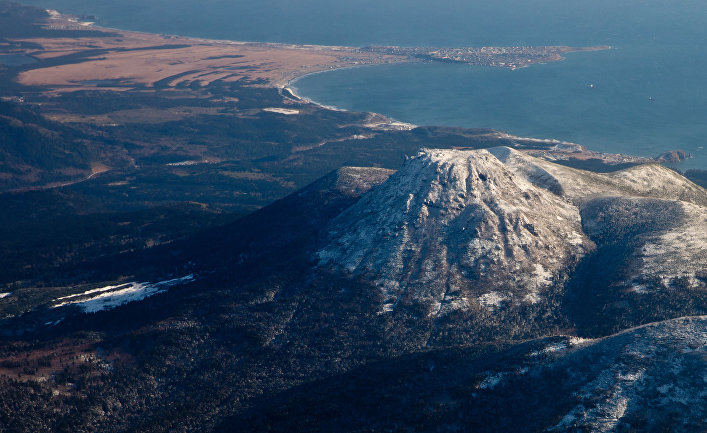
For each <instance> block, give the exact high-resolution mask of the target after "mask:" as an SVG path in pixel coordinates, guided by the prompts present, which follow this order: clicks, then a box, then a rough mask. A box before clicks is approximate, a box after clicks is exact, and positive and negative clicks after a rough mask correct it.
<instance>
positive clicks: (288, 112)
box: [263, 107, 299, 116]
mask: <svg viewBox="0 0 707 433" xmlns="http://www.w3.org/2000/svg"><path fill="white" fill-rule="evenodd" d="M263 111H267V112H268V113H277V114H284V115H285V116H294V115H295V114H299V110H293V109H291V108H276V107H268V108H263Z"/></svg>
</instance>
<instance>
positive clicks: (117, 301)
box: [52, 274, 194, 313]
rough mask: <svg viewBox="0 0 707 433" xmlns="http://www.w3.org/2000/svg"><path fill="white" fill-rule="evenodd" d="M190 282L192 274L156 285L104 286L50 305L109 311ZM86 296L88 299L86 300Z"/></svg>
mask: <svg viewBox="0 0 707 433" xmlns="http://www.w3.org/2000/svg"><path fill="white" fill-rule="evenodd" d="M191 281H194V275H193V274H190V275H187V276H185V277H181V278H174V279H172V280H166V281H160V282H157V283H138V282H130V283H126V284H120V285H117V286H105V287H101V288H97V289H92V290H87V291H85V292H83V293H77V294H73V295H69V296H63V297H61V298H57V299H56V300H55V302H56V301H63V302H59V303H57V304H55V305H52V308H58V307H62V306H65V305H76V306H78V307H79V308H81V309H82V310H83V312H84V313H95V312H98V311H104V310H111V309H113V308H116V307H118V306H120V305H123V304H127V303H129V302H135V301H141V300H143V299H145V298H149V297H150V296H154V295H157V294H159V293H163V292H165V291H167V289H169V288H170V287H173V286H177V285H180V284H186V283H188V282H191ZM91 295H95V296H91ZM86 296H89V297H88V298H86Z"/></svg>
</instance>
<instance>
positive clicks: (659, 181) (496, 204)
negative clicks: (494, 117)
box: [317, 147, 707, 315]
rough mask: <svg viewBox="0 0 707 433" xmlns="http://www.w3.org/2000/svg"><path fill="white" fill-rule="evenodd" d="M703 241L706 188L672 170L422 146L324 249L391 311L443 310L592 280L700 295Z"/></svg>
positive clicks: (508, 302)
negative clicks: (592, 166)
mask: <svg viewBox="0 0 707 433" xmlns="http://www.w3.org/2000/svg"><path fill="white" fill-rule="evenodd" d="M706 248H707V192H706V191H705V190H704V189H703V188H701V187H699V186H697V185H695V184H694V183H692V182H690V181H689V180H687V179H685V178H684V177H682V176H680V175H679V174H677V173H675V172H673V171H672V170H670V169H667V168H665V167H662V166H660V165H657V164H648V165H644V166H639V167H633V168H630V169H627V170H623V171H619V172H614V173H608V174H599V173H592V172H587V171H583V170H577V169H573V168H568V167H564V166H560V165H556V164H554V163H551V162H548V161H544V160H541V159H537V158H534V157H531V156H528V155H526V154H524V153H522V152H519V151H516V150H513V149H511V148H507V147H498V148H491V149H486V150H468V151H467V150H432V149H424V150H422V151H421V152H420V153H419V154H418V155H417V156H415V157H414V158H411V159H409V160H408V161H407V162H406V163H405V164H404V165H403V167H402V168H401V170H400V171H398V172H397V173H396V174H394V175H392V176H391V177H390V178H389V179H388V181H387V182H385V183H384V184H382V185H381V186H379V187H377V188H375V189H373V190H372V191H370V192H368V193H367V194H365V195H363V197H362V198H361V199H360V200H359V201H358V202H357V203H356V204H354V205H353V206H351V207H350V208H348V209H347V210H345V211H344V212H343V213H341V214H340V215H339V216H338V217H336V218H335V219H334V220H333V221H332V224H331V225H330V227H329V234H328V242H327V243H326V245H325V246H323V247H322V248H321V249H320V250H319V251H318V253H317V254H318V259H319V263H320V266H323V267H333V268H335V269H339V270H342V271H344V272H347V273H351V274H354V275H361V276H364V277H365V278H369V279H370V280H372V281H374V282H375V284H376V285H377V286H378V287H379V288H380V290H381V292H382V294H383V296H384V298H385V301H384V304H383V305H382V306H381V312H386V311H388V312H389V311H392V310H394V309H395V308H396V307H397V306H400V305H407V304H410V303H415V302H421V303H423V304H426V305H429V311H430V313H431V314H432V315H445V314H446V313H448V312H451V311H456V310H464V309H469V308H478V307H483V308H486V309H487V310H491V311H493V310H496V309H499V308H502V307H504V306H509V307H510V306H517V305H522V304H526V305H527V304H535V303H538V302H541V301H543V300H544V299H545V298H547V296H549V294H550V293H553V290H554V291H557V290H558V288H559V287H560V286H564V285H566V283H567V282H568V281H570V282H573V284H574V287H575V292H577V293H580V294H581V293H582V292H583V291H586V290H594V289H595V288H597V287H596V285H592V284H590V286H591V287H588V286H587V282H589V283H591V282H592V281H594V280H596V279H597V278H595V277H599V278H598V279H599V280H601V281H600V282H601V287H598V289H599V290H605V289H606V288H608V287H620V288H621V293H625V292H627V291H630V292H631V293H632V294H633V295H636V296H643V297H645V296H646V295H649V294H651V293H653V294H655V293H658V292H665V291H667V290H671V289H672V288H674V287H675V286H676V284H677V285H682V286H685V287H684V290H688V291H691V292H692V294H695V293H697V294H701V296H702V298H704V292H705V281H706V278H705V277H706V275H705V269H707V254H704V252H705V249H706ZM597 273H601V274H602V275H596V274H597ZM580 282H581V283H580ZM682 286H681V287H682ZM579 298H582V296H580V295H577V299H579ZM646 300H647V299H646Z"/></svg>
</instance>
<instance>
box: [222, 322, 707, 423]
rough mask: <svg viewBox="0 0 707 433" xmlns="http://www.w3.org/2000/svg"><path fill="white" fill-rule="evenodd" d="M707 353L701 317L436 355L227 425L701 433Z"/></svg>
mask: <svg viewBox="0 0 707 433" xmlns="http://www.w3.org/2000/svg"><path fill="white" fill-rule="evenodd" d="M706 345H707V317H706V316H699V317H683V318H677V319H672V320H668V321H663V322H658V323H652V324H650V325H644V326H641V327H637V328H631V329H628V330H626V331H623V332H621V333H618V334H615V335H612V336H609V337H605V338H599V339H581V338H576V337H566V336H557V337H550V338H541V339H537V340H532V341H529V342H526V343H523V344H519V345H517V346H514V347H512V348H510V349H507V350H501V351H495V350H490V351H485V350H483V349H481V350H480V349H478V348H473V347H471V348H462V349H446V350H441V351H433V352H429V353H426V354H420V355H413V356H406V357H400V358H396V359H392V360H389V361H385V362H381V363H376V364H373V365H370V366H366V367H363V368H359V369H356V370H354V371H351V372H349V373H347V374H344V375H341V376H337V377H333V378H329V379H327V380H322V381H317V382H315V383H311V384H307V385H306V386H300V387H296V388H295V389H293V390H291V391H289V392H287V393H282V394H281V395H278V396H276V397H275V398H272V399H270V400H269V401H268V402H267V403H266V404H264V405H263V407H262V408H259V411H258V413H255V411H249V412H245V413H244V414H243V416H242V417H240V418H238V419H234V420H230V423H229V424H230V425H241V426H246V427H244V428H242V429H240V430H239V431H263V430H264V429H265V427H266V426H267V428H269V429H270V430H271V431H314V430H316V431H321V432H327V431H332V432H333V431H336V432H349V431H351V432H353V431H362V430H364V429H367V430H370V431H390V430H393V431H395V430H396V429H397V430H399V431H437V432H457V431H475V432H498V431H513V432H540V431H545V432H548V431H551V432H576V431H592V432H609V431H676V432H701V431H704V430H703V428H704V416H705V405H704V401H705V398H706V397H707V392H706V391H705V381H706V378H705V375H704V371H705V370H704V366H705V364H704V360H705V356H706V355H707V354H706V353H705V348H706V347H707V346H706ZM283 414H286V415H283ZM224 427H225V425H224ZM223 431H234V430H233V429H229V428H223Z"/></svg>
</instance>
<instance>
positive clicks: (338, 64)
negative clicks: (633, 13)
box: [23, 11, 645, 158]
mask: <svg viewBox="0 0 707 433" xmlns="http://www.w3.org/2000/svg"><path fill="white" fill-rule="evenodd" d="M51 12H53V13H50V12H49V11H47V13H49V14H50V16H49V18H48V19H47V22H48V23H49V24H50V26H51V27H54V26H57V27H58V28H62V27H63V26H67V28H72V29H77V30H97V31H104V32H106V33H111V32H114V33H117V34H118V35H120V36H137V37H138V38H137V39H138V40H140V41H141V42H144V43H147V44H156V43H157V42H158V40H159V41H161V43H163V44H164V41H165V40H167V41H170V42H172V43H175V44H179V43H180V42H181V43H184V44H189V45H190V48H191V50H192V51H194V49H195V48H197V49H198V50H202V49H206V47H213V46H217V47H226V48H228V49H230V50H231V51H232V52H233V53H238V52H240V51H241V50H245V51H248V50H249V49H255V50H258V51H259V53H261V54H262V53H269V54H270V53H272V54H273V55H279V53H280V52H285V51H286V52H287V55H288V56H289V58H288V60H289V61H290V62H291V63H289V64H286V68H278V66H280V65H278V64H276V63H275V64H274V66H272V67H271V68H270V70H269V71H270V74H271V75H270V76H268V77H266V78H262V77H259V76H258V75H257V74H256V75H255V77H256V78H260V79H264V80H265V81H266V82H263V83H261V84H256V86H261V87H272V88H274V89H277V91H278V93H279V94H280V95H281V96H283V97H288V96H287V95H285V94H284V93H283V92H285V91H286V92H288V93H289V94H290V95H291V96H292V97H291V98H289V97H288V98H289V99H292V98H294V100H295V101H298V102H300V103H308V104H312V105H316V106H317V107H320V108H322V109H326V110H331V111H339V112H342V111H349V110H347V109H345V108H342V107H337V106H334V105H327V104H324V103H320V102H317V101H315V100H313V99H311V98H308V97H305V96H303V95H301V94H300V93H299V89H297V86H296V83H297V81H299V80H300V79H302V78H305V77H307V76H310V75H315V74H321V73H324V72H329V71H335V70H343V69H353V68H360V67H364V66H377V65H381V64H394V63H425V62H430V61H431V60H424V59H420V58H415V57H411V56H407V55H390V54H387V53H386V54H382V55H381V56H380V57H375V56H374V55H372V54H371V53H369V52H362V49H360V48H356V47H347V46H331V45H298V44H284V43H273V42H253V41H234V40H223V39H207V38H198V37H192V36H180V35H167V34H155V33H149V32H143V31H135V30H123V29H118V28H111V27H102V26H98V25H96V24H95V23H93V22H81V21H80V20H77V19H75V17H74V16H72V15H67V14H62V13H61V12H56V11H51ZM153 46H154V45H153ZM202 47H203V48H202ZM233 48H236V50H235V51H233V50H232V49H233ZM387 48H391V47H387ZM392 48H395V47H392ZM551 48H553V49H559V50H560V51H561V52H562V54H568V53H573V52H587V51H600V50H606V49H613V47H610V46H595V47H551ZM293 51H298V52H301V53H302V54H301V56H307V55H311V54H314V55H320V57H321V59H320V60H322V59H323V60H326V61H319V60H318V63H317V62H313V63H309V64H306V65H303V64H302V63H301V62H300V63H297V62H298V61H299V60H300V54H299V53H293ZM352 54H356V55H359V56H360V57H358V58H356V57H353V58H352V57H351V55H352ZM326 56H329V57H326ZM337 56H338V57H337ZM223 57H228V56H223ZM232 57H235V56H232ZM173 58H174V57H173ZM176 58H177V59H179V57H178V56H177V57H176ZM212 58H214V57H206V58H204V57H202V59H206V60H200V59H199V58H197V59H196V60H195V63H194V64H197V65H198V67H200V68H202V69H206V68H212V65H211V64H210V62H212V61H209V60H208V59H212ZM293 58H294V59H295V61H294V62H293V60H292V59H293ZM361 59H363V60H365V61H367V62H361V61H360V60H361ZM562 60H564V58H558V59H554V60H551V61H552V62H554V61H562ZM129 61H132V60H129ZM433 61H434V60H433ZM233 63H234V62H231V64H233ZM455 63H462V64H463V63H465V62H455ZM544 63H545V62H531V63H529V64H527V65H523V66H521V67H522V68H526V67H529V66H532V65H536V64H544ZM467 64H472V63H467ZM77 65H82V64H81V63H79V64H74V65H73V66H77ZM219 66H220V67H222V66H223V65H217V67H219ZM258 67H259V65H258V64H255V66H254V68H255V69H257V68H258ZM76 69H78V68H75V70H76ZM81 69H82V70H86V68H85V67H82V68H81ZM39 71H41V70H39ZM273 71H274V72H273ZM175 75H178V74H175ZM202 75H203V74H202ZM231 75H235V74H231ZM195 76H196V77H197V78H194V80H197V79H198V77H201V75H198V74H195ZM72 78H73V76H72ZM158 78H161V77H158ZM168 78H169V77H168ZM187 78H191V77H187ZM239 78H240V77H239ZM74 79H75V78H74ZM95 79H96V81H98V80H100V79H106V80H111V79H113V80H115V79H116V78H111V77H96V78H95ZM216 79H219V80H220V79H222V78H220V77H217V78H216ZM155 80H156V79H155ZM88 81H91V78H88V79H85V80H76V81H73V82H71V84H72V85H73V87H71V86H70V85H65V83H59V84H60V87H63V89H62V90H61V91H71V90H87V89H91V87H90V85H89V84H87V82H88ZM127 81H129V79H128V80H127ZM185 81H186V80H185ZM204 81H206V80H204ZM204 81H200V82H204ZM77 83H80V85H77ZM208 83H209V82H208V81H206V84H207V85H208ZM23 84H24V83H23ZM40 84H42V83H40ZM178 84H179V82H177V84H173V82H170V83H169V84H168V85H169V86H171V87H176V86H177V85H178ZM50 86H51V85H50V84H49V85H48V87H50ZM116 86H117V84H116ZM148 86H149V80H148ZM124 88H125V89H129V87H128V86H125V87H124ZM64 89H65V90H64ZM94 89H95V88H94ZM111 89H113V88H110V89H109V88H106V87H103V89H102V90H111ZM115 90H119V89H115ZM368 113H369V115H370V117H371V118H372V119H373V118H374V119H375V122H369V123H366V126H371V127H373V128H375V129H398V130H399V129H407V130H409V129H413V128H415V127H417V125H414V124H411V123H406V122H403V121H399V120H397V119H394V118H391V117H388V116H386V115H383V114H379V113H374V112H368ZM499 133H500V134H506V133H505V132H503V131H499ZM506 135H508V136H509V137H510V136H511V135H512V134H506ZM534 140H537V142H543V143H548V144H549V143H552V142H559V141H560V140H555V139H552V138H550V139H534ZM523 141H526V139H523ZM627 156H628V155H627ZM631 158H645V157H637V156H636V157H633V156H631Z"/></svg>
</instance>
